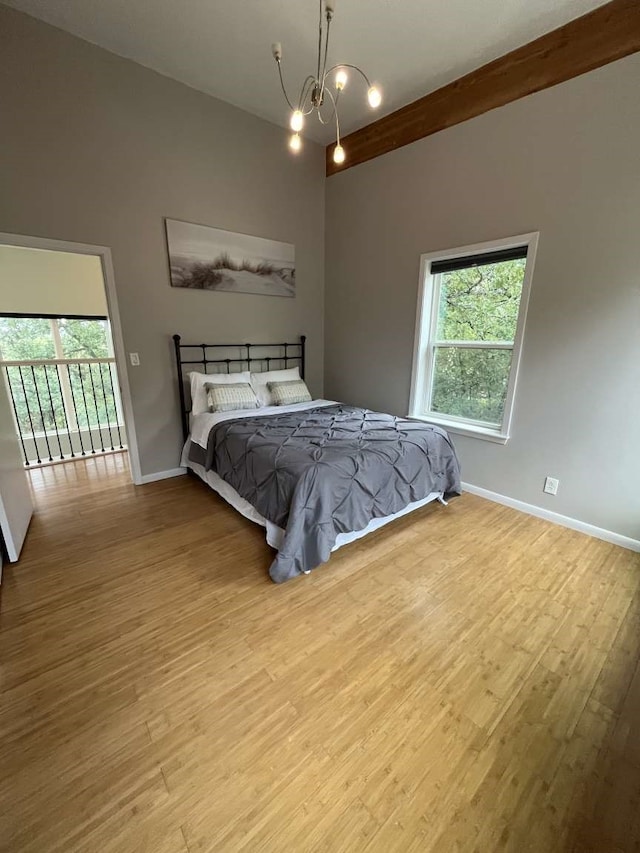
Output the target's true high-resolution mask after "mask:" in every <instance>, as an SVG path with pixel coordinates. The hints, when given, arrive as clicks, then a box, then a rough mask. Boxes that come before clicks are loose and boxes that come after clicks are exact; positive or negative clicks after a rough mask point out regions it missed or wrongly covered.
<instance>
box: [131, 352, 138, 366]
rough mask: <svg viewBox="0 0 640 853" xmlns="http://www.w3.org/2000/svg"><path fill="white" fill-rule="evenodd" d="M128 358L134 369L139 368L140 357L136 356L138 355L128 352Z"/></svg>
mask: <svg viewBox="0 0 640 853" xmlns="http://www.w3.org/2000/svg"><path fill="white" fill-rule="evenodd" d="M129 358H130V359H131V364H132V365H133V366H134V367H139V366H140V356H139V355H138V353H137V352H130V353H129Z"/></svg>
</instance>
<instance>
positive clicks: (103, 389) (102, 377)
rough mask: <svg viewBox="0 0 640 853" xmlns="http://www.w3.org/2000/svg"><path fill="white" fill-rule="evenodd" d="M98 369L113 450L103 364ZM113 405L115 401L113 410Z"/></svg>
mask: <svg viewBox="0 0 640 853" xmlns="http://www.w3.org/2000/svg"><path fill="white" fill-rule="evenodd" d="M98 367H99V368H100V384H101V385H102V399H103V400H104V410H105V412H106V414H107V429H108V430H109V441H110V442H111V449H112V450H115V448H114V446H113V435H112V434H111V417H110V415H109V404H108V403H107V392H106V391H105V387H104V373H103V371H102V368H103V367H104V364H102V362H100V364H99V365H98ZM107 367H108V365H107ZM115 404H116V401H115V400H114V401H113V406H114V408H115ZM116 420H118V412H117V411H116Z"/></svg>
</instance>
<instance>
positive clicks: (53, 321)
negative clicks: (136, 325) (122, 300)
mask: <svg viewBox="0 0 640 853" xmlns="http://www.w3.org/2000/svg"><path fill="white" fill-rule="evenodd" d="M111 354H112V353H111V352H110V338H109V330H108V320H106V319H105V318H102V317H99V318H95V319H94V318H86V319H79V318H75V317H55V318H49V317H15V316H10V317H9V316H5V317H3V316H0V359H4V360H6V361H20V360H24V359H26V360H34V359H42V358H49V359H51V358H107V357H109V356H110V355H111Z"/></svg>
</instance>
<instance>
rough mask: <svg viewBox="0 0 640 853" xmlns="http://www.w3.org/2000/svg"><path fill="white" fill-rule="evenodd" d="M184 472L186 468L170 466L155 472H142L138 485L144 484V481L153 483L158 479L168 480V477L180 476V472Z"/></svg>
mask: <svg viewBox="0 0 640 853" xmlns="http://www.w3.org/2000/svg"><path fill="white" fill-rule="evenodd" d="M186 473H187V469H186V468H171V470H169V471H156V473H155V474H144V475H143V476H142V477H141V478H140V485H144V484H145V483H155V482H157V481H158V480H168V479H169V477H180V476H181V475H182V474H186Z"/></svg>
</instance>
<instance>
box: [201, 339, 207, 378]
mask: <svg viewBox="0 0 640 853" xmlns="http://www.w3.org/2000/svg"><path fill="white" fill-rule="evenodd" d="M200 346H201V347H202V369H203V373H206V372H207V345H206V344H200Z"/></svg>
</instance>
